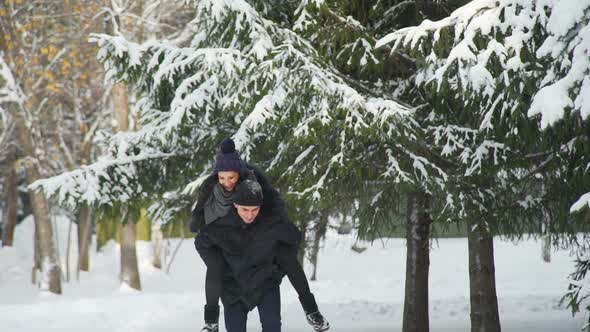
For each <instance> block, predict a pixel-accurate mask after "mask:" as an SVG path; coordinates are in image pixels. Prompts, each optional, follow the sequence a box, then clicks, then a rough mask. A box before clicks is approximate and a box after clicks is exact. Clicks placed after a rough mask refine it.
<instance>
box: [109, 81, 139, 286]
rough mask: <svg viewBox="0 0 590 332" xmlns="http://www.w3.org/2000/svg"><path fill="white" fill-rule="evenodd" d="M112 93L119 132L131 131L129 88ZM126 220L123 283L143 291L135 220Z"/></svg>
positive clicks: (117, 87) (116, 87)
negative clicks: (138, 261)
mask: <svg viewBox="0 0 590 332" xmlns="http://www.w3.org/2000/svg"><path fill="white" fill-rule="evenodd" d="M112 91H113V101H114V109H115V117H116V121H117V131H126V130H128V129H129V94H128V92H127V86H126V85H125V84H123V83H116V84H115V85H114V86H113V90H112ZM125 219H128V218H124V220H123V222H122V223H121V226H120V235H121V282H124V283H127V284H128V285H129V286H130V287H131V288H134V289H137V290H141V282H140V279H139V267H138V264H137V251H136V247H135V240H136V238H137V231H136V227H135V220H125Z"/></svg>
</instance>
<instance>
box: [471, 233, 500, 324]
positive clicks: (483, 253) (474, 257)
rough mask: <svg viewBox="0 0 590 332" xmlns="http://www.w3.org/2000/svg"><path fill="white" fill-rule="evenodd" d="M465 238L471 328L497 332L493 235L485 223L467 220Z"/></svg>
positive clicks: (498, 317)
mask: <svg viewBox="0 0 590 332" xmlns="http://www.w3.org/2000/svg"><path fill="white" fill-rule="evenodd" d="M467 239H468V245H469V293H470V300H471V331H472V332H500V331H501V329H500V316H499V314H498V298H497V296H496V278H495V267H494V241H493V237H492V235H491V234H490V232H489V230H488V229H487V228H486V227H485V226H484V225H481V224H476V223H470V224H469V225H468V229H467Z"/></svg>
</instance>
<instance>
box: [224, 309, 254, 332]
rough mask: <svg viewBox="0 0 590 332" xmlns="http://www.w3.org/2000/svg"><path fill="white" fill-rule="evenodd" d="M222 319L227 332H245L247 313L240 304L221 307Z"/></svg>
mask: <svg viewBox="0 0 590 332" xmlns="http://www.w3.org/2000/svg"><path fill="white" fill-rule="evenodd" d="M223 317H224V318H225V330H226V331H227V332H246V320H247V319H248V312H246V309H244V308H243V307H242V305H241V304H240V302H236V303H234V304H231V305H225V304H224V305H223Z"/></svg>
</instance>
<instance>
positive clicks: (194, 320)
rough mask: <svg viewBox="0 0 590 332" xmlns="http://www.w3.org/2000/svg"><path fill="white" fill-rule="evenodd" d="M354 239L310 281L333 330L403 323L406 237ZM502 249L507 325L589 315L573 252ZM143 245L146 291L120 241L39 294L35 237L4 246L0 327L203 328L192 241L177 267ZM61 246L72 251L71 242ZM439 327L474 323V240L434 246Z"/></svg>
mask: <svg viewBox="0 0 590 332" xmlns="http://www.w3.org/2000/svg"><path fill="white" fill-rule="evenodd" d="M27 227H31V225H27V224H25V225H24V226H20V227H19V228H18V229H17V234H16V235H17V238H19V237H25V238H27V237H29V234H31V233H29V232H30V231H31V229H27ZM60 228H64V227H61V226H60ZM62 231H63V230H60V232H62ZM63 234H65V233H63ZM63 234H62V236H61V238H65V236H63ZM73 240H74V241H75V239H73ZM176 241H177V240H175V241H174V242H173V243H176ZM351 241H352V239H351V238H346V237H336V236H335V234H329V236H328V241H327V244H326V245H325V247H324V248H323V249H322V251H321V255H320V257H319V263H320V267H319V270H318V278H319V281H316V282H312V283H311V287H312V291H313V292H314V293H315V294H316V298H317V299H318V301H319V305H320V308H321V310H322V312H323V313H324V314H325V316H326V317H327V318H328V319H329V320H330V322H331V324H332V326H333V329H332V331H334V332H353V331H354V332H385V331H387V332H393V331H401V321H402V316H403V289H404V277H405V276H404V271H405V242H404V241H403V240H399V239H393V240H389V241H387V242H385V243H381V242H376V243H374V245H373V246H370V247H369V248H368V249H367V250H366V251H365V252H364V253H362V254H357V253H355V252H353V251H351V250H350V249H349V248H350V245H351ZM495 248H496V253H495V254H496V279H497V287H498V296H499V305H500V319H501V323H502V330H503V331H507V332H528V331H535V332H570V331H571V332H574V331H579V330H580V328H581V327H582V326H583V322H584V319H585V318H584V317H583V315H579V316H577V317H575V318H572V317H571V314H570V312H569V311H568V310H566V309H564V308H560V307H559V306H558V302H559V299H560V297H561V296H562V294H563V292H564V290H565V289H566V284H565V277H566V276H567V274H568V273H569V272H570V270H571V268H572V264H571V258H570V257H569V255H568V252H567V251H559V252H557V253H554V254H553V259H552V262H551V263H550V264H546V263H543V262H542V261H541V259H540V244H539V243H536V242H534V241H524V242H522V243H520V244H518V245H515V244H513V243H510V242H505V241H500V240H496V241H495ZM139 249H140V252H139V257H140V259H141V260H140V269H141V273H142V286H143V290H144V291H143V293H135V292H133V291H129V290H121V289H119V286H118V280H117V278H118V277H117V273H118V267H119V262H118V251H117V247H116V246H115V245H111V246H109V247H108V248H106V249H105V250H103V251H102V252H101V253H98V254H94V255H93V257H92V260H91V268H92V269H93V271H94V272H93V273H91V274H83V275H82V280H81V281H80V282H71V283H67V284H64V295H63V296H48V295H40V294H38V292H37V290H36V288H35V287H34V286H33V285H31V284H30V282H29V278H30V263H29V262H30V261H31V260H32V259H31V256H30V254H31V253H30V249H29V248H28V246H26V245H24V244H22V243H21V244H18V245H17V248H14V249H13V248H8V249H7V248H4V249H1V250H0V266H1V267H2V268H1V269H0V331H3V332H4V331H6V332H32V331H48V330H50V331H90V332H93V331H94V332H99V331H100V332H106V331H109V332H111V331H112V332H123V331H124V332H133V331H138V332H139V331H141V332H162V331H179V332H180V331H187V332H188V331H191V332H194V331H197V332H198V331H199V330H200V327H201V323H202V307H203V302H204V293H203V284H204V270H203V266H202V263H201V262H200V260H199V258H198V257H197V255H196V253H195V252H194V249H193V246H192V241H191V240H186V241H185V242H184V243H183V245H182V247H181V250H180V252H179V254H178V257H177V260H176V261H175V263H174V265H173V266H172V271H171V273H170V275H166V274H164V273H162V272H161V271H159V270H155V269H153V268H151V267H150V266H149V254H148V251H149V247H148V245H147V244H140V246H139ZM60 250H61V252H62V256H63V247H62V248H61V249H60ZM72 266H74V265H72ZM282 301H283V308H282V313H283V314H282V315H283V326H284V329H283V332H305V331H310V329H309V327H308V326H307V324H306V322H305V319H304V316H303V313H302V311H301V308H300V306H299V304H298V300H297V296H296V293H295V291H294V290H293V289H292V288H291V286H290V284H289V282H288V281H287V280H286V281H284V282H283V284H282ZM222 325H223V324H222ZM248 326H249V331H260V328H259V323H258V315H257V313H256V312H253V313H251V314H250V319H249V324H248ZM430 326H431V331H433V332H451V331H452V332H460V331H469V287H468V274H467V241H466V239H443V240H440V241H439V242H438V246H437V245H435V248H434V249H433V251H432V254H431V269H430ZM222 330H224V329H222Z"/></svg>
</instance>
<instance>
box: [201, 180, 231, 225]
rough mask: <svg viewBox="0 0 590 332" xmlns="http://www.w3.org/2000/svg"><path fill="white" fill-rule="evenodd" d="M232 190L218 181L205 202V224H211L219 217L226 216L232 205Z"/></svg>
mask: <svg viewBox="0 0 590 332" xmlns="http://www.w3.org/2000/svg"><path fill="white" fill-rule="evenodd" d="M231 197H232V192H231V191H229V192H228V191H225V189H223V187H222V186H221V184H219V183H216V184H215V185H214V186H213V191H212V193H211V196H210V197H209V200H208V201H207V203H205V209H204V210H205V224H206V225H209V224H210V223H212V222H214V221H215V220H217V219H218V218H221V217H223V216H225V215H226V214H227V213H228V212H229V209H231V207H232V199H231Z"/></svg>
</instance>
